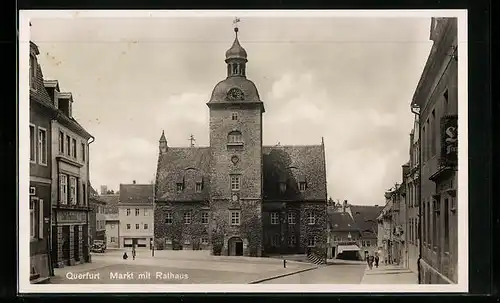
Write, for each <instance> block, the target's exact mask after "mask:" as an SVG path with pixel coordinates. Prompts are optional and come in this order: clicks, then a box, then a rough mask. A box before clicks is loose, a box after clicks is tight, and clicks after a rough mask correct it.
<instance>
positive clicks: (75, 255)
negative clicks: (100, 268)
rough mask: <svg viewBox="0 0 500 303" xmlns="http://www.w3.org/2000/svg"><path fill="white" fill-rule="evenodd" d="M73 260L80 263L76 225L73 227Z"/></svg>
mask: <svg viewBox="0 0 500 303" xmlns="http://www.w3.org/2000/svg"><path fill="white" fill-rule="evenodd" d="M73 234H74V236H73V258H74V259H75V261H77V262H78V261H80V229H79V228H78V225H75V226H74V227H73Z"/></svg>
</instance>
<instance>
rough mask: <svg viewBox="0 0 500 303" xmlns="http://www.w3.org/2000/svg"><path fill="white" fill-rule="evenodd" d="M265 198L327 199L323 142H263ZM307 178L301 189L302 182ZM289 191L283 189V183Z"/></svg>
mask: <svg viewBox="0 0 500 303" xmlns="http://www.w3.org/2000/svg"><path fill="white" fill-rule="evenodd" d="M262 153H263V158H264V159H263V162H264V170H263V175H264V200H294V201H304V200H305V201H308V200H309V201H311V200H321V201H325V202H326V200H327V194H326V165H325V156H324V146H323V145H308V146H263V147H262ZM302 181H305V182H306V189H305V191H303V192H301V191H299V182H302ZM282 182H284V183H286V184H287V185H286V191H285V192H284V193H282V192H281V191H280V183H282Z"/></svg>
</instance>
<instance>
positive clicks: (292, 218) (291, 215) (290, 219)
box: [288, 213, 295, 224]
mask: <svg viewBox="0 0 500 303" xmlns="http://www.w3.org/2000/svg"><path fill="white" fill-rule="evenodd" d="M288 224H295V213H288Z"/></svg>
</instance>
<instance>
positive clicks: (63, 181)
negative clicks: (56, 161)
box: [59, 174, 68, 204]
mask: <svg viewBox="0 0 500 303" xmlns="http://www.w3.org/2000/svg"><path fill="white" fill-rule="evenodd" d="M67 182H68V177H67V176H66V175H65V174H60V175H59V202H60V203H61V204H67V203H68V183H67Z"/></svg>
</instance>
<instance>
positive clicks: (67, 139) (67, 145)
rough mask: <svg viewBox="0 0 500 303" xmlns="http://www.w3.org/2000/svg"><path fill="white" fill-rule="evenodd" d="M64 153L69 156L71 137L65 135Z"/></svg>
mask: <svg viewBox="0 0 500 303" xmlns="http://www.w3.org/2000/svg"><path fill="white" fill-rule="evenodd" d="M66 154H67V155H68V156H71V138H70V137H69V136H68V135H66Z"/></svg>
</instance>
